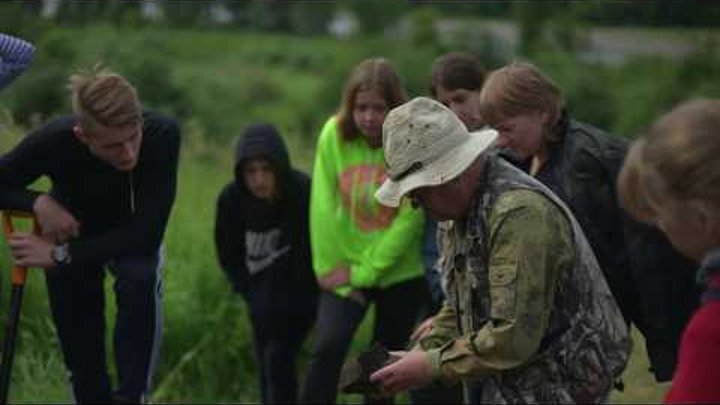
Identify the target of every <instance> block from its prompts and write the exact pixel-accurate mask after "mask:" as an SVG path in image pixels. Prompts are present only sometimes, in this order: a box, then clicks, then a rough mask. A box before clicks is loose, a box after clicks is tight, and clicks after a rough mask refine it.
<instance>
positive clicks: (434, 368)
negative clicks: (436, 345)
mask: <svg viewBox="0 0 720 405" xmlns="http://www.w3.org/2000/svg"><path fill="white" fill-rule="evenodd" d="M425 353H427V359H428V363H430V376H431V377H432V379H433V381H442V380H443V375H442V368H441V363H440V349H431V350H428V351H427V352H425Z"/></svg>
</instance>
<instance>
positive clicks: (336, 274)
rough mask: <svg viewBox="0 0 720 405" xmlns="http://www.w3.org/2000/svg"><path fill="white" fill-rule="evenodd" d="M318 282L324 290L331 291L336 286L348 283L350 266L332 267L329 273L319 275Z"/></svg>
mask: <svg viewBox="0 0 720 405" xmlns="http://www.w3.org/2000/svg"><path fill="white" fill-rule="evenodd" d="M318 284H319V285H320V288H322V289H323V290H325V291H332V290H334V289H335V288H337V287H340V286H343V285H346V284H350V268H349V267H347V266H345V265H340V266H338V267H336V268H334V269H332V270H331V271H330V273H328V274H326V275H324V276H322V277H320V279H319V280H318Z"/></svg>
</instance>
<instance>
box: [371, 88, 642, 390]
mask: <svg viewBox="0 0 720 405" xmlns="http://www.w3.org/2000/svg"><path fill="white" fill-rule="evenodd" d="M496 137H497V132H495V131H493V130H483V131H480V132H476V133H469V132H468V131H467V129H466V127H465V126H464V125H463V124H462V122H460V120H459V119H458V118H457V117H456V116H455V115H454V114H453V113H452V112H451V111H450V110H449V109H447V108H446V107H445V106H443V105H442V104H440V103H438V102H436V101H433V100H431V99H428V98H422V97H420V98H416V99H413V100H412V101H410V102H408V103H406V104H404V105H401V106H399V107H397V108H395V109H394V110H392V111H391V112H390V113H389V114H388V116H387V118H386V120H385V122H384V124H383V148H384V151H385V160H386V164H387V173H388V179H387V180H386V181H385V183H384V184H383V186H382V187H381V188H380V189H379V190H378V192H377V193H376V198H377V199H378V200H379V201H380V202H381V203H383V204H386V205H390V206H396V205H398V204H399V203H400V200H401V199H402V198H403V197H405V196H408V197H410V198H411V199H412V201H413V202H414V204H416V205H419V206H422V208H423V209H424V210H425V211H426V212H427V213H428V214H429V215H430V216H431V217H433V218H434V219H436V220H439V221H445V222H443V223H442V224H441V226H440V231H439V237H438V239H439V246H440V248H441V252H440V254H441V258H440V264H439V265H440V267H441V271H442V272H443V284H444V286H445V289H446V292H447V298H446V300H445V302H444V303H443V306H442V308H441V309H440V311H439V312H438V313H437V314H436V315H435V317H434V319H433V327H432V329H431V331H430V333H428V334H427V335H425V336H424V337H423V338H421V339H420V340H419V342H418V344H417V345H416V346H415V347H414V348H413V349H412V350H411V351H409V352H406V353H398V354H401V355H402V358H401V359H400V360H398V361H397V362H394V363H393V364H390V365H387V366H385V367H384V368H382V369H380V370H378V371H377V372H375V373H374V374H373V375H372V376H371V381H372V382H374V383H376V384H378V385H379V386H380V388H381V389H382V390H384V391H386V392H388V393H394V392H398V391H404V390H407V389H409V388H414V387H420V386H424V385H427V384H429V383H432V382H439V383H444V384H453V383H463V385H464V386H465V389H466V402H469V403H529V402H555V403H575V402H584V403H591V402H599V401H604V400H606V399H607V398H608V396H609V393H610V391H611V389H612V387H613V383H614V381H615V379H616V378H617V377H619V376H620V374H621V373H622V371H623V369H624V368H625V365H626V363H627V360H628V357H629V354H630V349H631V341H630V339H629V335H628V330H627V327H626V326H625V323H624V322H623V318H622V316H621V314H620V310H619V309H618V307H617V304H616V303H615V301H614V299H613V297H612V294H611V293H610V290H609V289H608V287H607V284H606V283H605V280H604V278H603V276H602V273H601V271H600V269H599V267H598V264H597V261H596V259H595V256H594V255H593V253H592V250H591V249H590V246H589V245H588V243H587V241H586V239H585V236H584V235H583V233H582V230H581V229H580V227H579V226H578V224H577V221H576V220H575V218H574V217H573V216H572V214H571V213H570V211H569V210H568V209H567V207H566V206H565V205H564V204H563V203H562V202H561V201H560V200H559V199H558V198H557V197H556V196H555V195H554V194H552V192H551V191H549V190H548V189H547V188H546V187H544V186H543V185H542V184H541V183H539V182H537V181H536V180H534V179H533V178H531V177H529V176H528V175H526V174H524V173H523V172H521V171H520V170H518V169H516V168H514V167H513V166H512V165H510V164H509V163H507V162H506V161H504V160H503V159H502V158H501V157H499V156H498V155H497V154H495V153H494V148H493V143H494V141H495V138H496Z"/></svg>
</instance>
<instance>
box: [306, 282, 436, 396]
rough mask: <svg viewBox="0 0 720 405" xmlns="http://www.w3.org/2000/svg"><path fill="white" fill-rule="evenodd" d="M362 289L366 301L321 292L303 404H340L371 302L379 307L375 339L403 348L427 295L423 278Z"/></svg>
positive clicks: (392, 347) (394, 348) (394, 347)
mask: <svg viewBox="0 0 720 405" xmlns="http://www.w3.org/2000/svg"><path fill="white" fill-rule="evenodd" d="M363 293H364V295H365V297H366V298H367V302H368V303H367V304H366V305H361V304H359V303H357V302H355V301H353V300H351V299H348V298H343V297H340V296H338V295H336V294H334V293H330V292H325V291H324V292H322V293H321V295H320V304H319V307H318V317H317V323H316V335H315V342H314V345H313V348H312V353H311V358H310V364H309V369H308V373H307V377H306V379H305V384H304V387H303V392H302V396H301V398H300V402H302V403H307V404H330V403H335V400H336V397H337V386H338V379H339V376H340V369H341V367H342V364H343V361H344V359H345V355H346V354H347V352H348V349H349V347H350V343H351V341H352V338H353V336H354V335H355V330H356V329H357V327H358V325H359V324H360V322H361V321H362V319H363V317H364V315H365V312H366V310H367V308H368V305H369V303H371V302H374V303H375V306H376V308H375V325H374V330H373V341H377V342H380V343H382V344H383V345H384V346H385V347H386V348H388V349H389V350H404V349H405V347H406V345H407V342H408V338H409V336H410V333H412V330H413V327H414V326H415V324H416V323H417V321H418V316H419V314H418V310H419V309H420V308H421V305H422V303H423V301H424V300H426V299H427V298H426V296H427V294H428V292H427V286H426V284H425V280H424V278H422V277H418V278H415V279H412V280H409V281H405V282H401V283H398V284H395V285H393V286H390V287H388V288H383V289H368V290H363ZM388 400H389V401H392V399H391V398H389V399H388ZM366 402H368V399H366Z"/></svg>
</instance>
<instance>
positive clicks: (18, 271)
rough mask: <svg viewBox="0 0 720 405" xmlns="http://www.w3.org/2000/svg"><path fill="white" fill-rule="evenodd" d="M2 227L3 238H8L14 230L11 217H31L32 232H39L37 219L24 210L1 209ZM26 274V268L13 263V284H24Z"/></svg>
mask: <svg viewBox="0 0 720 405" xmlns="http://www.w3.org/2000/svg"><path fill="white" fill-rule="evenodd" d="M2 217H3V229H4V230H5V238H6V239H9V238H10V235H11V234H12V233H13V232H15V227H14V226H13V218H32V221H33V233H35V234H37V233H39V228H38V224H37V221H36V220H35V217H34V216H33V214H31V213H29V212H25V211H3V216H2ZM26 276H27V268H25V267H22V266H17V265H13V268H12V273H11V280H12V283H13V284H14V285H24V284H25V278H26Z"/></svg>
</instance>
